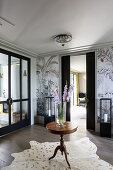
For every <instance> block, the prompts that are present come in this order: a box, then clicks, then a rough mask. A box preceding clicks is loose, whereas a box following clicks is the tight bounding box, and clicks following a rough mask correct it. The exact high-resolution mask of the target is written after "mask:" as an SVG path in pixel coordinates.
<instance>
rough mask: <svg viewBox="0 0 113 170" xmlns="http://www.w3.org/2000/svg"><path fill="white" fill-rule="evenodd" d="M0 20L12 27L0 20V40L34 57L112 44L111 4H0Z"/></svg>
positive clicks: (43, 0)
mask: <svg viewBox="0 0 113 170" xmlns="http://www.w3.org/2000/svg"><path fill="white" fill-rule="evenodd" d="M0 16H1V17H3V18H5V19H7V20H9V21H10V22H12V23H14V24H15V26H12V25H10V24H8V23H7V22H5V21H2V20H0V23H2V24H3V25H2V26H0V38H1V39H3V40H6V41H8V42H11V43H13V44H15V45H17V46H19V47H22V48H25V49H28V50H30V51H32V52H34V53H37V54H40V53H48V52H54V51H59V50H64V49H69V48H75V47H80V46H87V45H93V44H99V43H105V42H112V41H113V18H112V16H113V0H0ZM60 33H71V34H72V36H73V39H72V42H70V43H68V44H67V45H66V46H64V47H62V46H60V45H58V44H56V43H55V42H54V41H53V40H52V38H51V37H52V36H54V35H57V34H60Z"/></svg>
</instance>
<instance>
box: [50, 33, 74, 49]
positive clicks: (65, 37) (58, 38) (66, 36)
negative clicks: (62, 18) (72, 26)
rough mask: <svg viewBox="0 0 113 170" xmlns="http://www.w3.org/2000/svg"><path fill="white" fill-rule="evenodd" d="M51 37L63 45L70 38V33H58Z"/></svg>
mask: <svg viewBox="0 0 113 170" xmlns="http://www.w3.org/2000/svg"><path fill="white" fill-rule="evenodd" d="M53 39H54V40H55V41H56V42H57V43H59V44H61V45H62V46H64V45H65V44H66V43H68V42H70V41H71V40H72V35H71V34H59V35H56V36H54V37H53Z"/></svg>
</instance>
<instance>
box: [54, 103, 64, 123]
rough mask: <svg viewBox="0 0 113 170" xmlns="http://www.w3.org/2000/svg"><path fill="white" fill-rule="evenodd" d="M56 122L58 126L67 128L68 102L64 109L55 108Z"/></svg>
mask: <svg viewBox="0 0 113 170" xmlns="http://www.w3.org/2000/svg"><path fill="white" fill-rule="evenodd" d="M55 120H56V123H57V126H65V125H64V123H65V121H66V102H64V103H63V108H62V106H61V105H59V106H58V105H56V106H55Z"/></svg>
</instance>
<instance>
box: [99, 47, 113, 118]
mask: <svg viewBox="0 0 113 170" xmlns="http://www.w3.org/2000/svg"><path fill="white" fill-rule="evenodd" d="M100 98H111V99H112V105H113V48H103V49H98V50H97V101H98V102H97V105H98V106H97V114H98V117H99V116H100V100H99V99H100ZM112 108H113V107H112ZM112 111H113V109H112ZM112 117H113V116H112Z"/></svg>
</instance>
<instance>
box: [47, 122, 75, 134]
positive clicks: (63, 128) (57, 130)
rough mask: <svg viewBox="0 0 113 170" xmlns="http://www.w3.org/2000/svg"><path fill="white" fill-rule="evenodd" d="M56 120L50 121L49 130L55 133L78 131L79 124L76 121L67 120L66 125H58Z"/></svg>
mask: <svg viewBox="0 0 113 170" xmlns="http://www.w3.org/2000/svg"><path fill="white" fill-rule="evenodd" d="M56 125H57V123H56V122H50V123H48V124H47V125H46V128H47V129H48V131H49V132H51V133H53V134H59V135H66V134H70V133H74V132H76V131H77V128H78V127H77V125H76V124H75V123H74V122H68V121H67V122H65V123H64V125H65V126H56Z"/></svg>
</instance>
